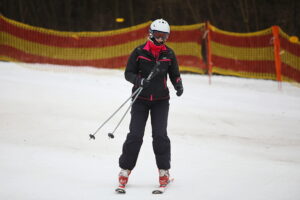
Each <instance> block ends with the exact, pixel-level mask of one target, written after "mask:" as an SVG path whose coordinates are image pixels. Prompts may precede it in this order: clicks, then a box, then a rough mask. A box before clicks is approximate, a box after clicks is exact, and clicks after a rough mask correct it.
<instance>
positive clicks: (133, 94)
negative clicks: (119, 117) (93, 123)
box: [89, 88, 141, 140]
mask: <svg viewBox="0 0 300 200" xmlns="http://www.w3.org/2000/svg"><path fill="white" fill-rule="evenodd" d="M140 90H141V88H138V89H137V90H136V91H135V92H134V93H132V95H131V96H130V97H129V98H128V99H126V101H125V102H124V103H123V104H122V105H121V106H120V107H119V108H118V109H117V110H116V111H115V112H114V113H113V114H112V115H111V116H110V117H109V118H108V119H107V120H105V121H104V122H103V123H102V124H101V126H100V127H99V128H98V129H97V130H96V131H95V132H94V133H93V134H90V135H89V136H90V139H94V140H95V139H96V138H95V135H96V134H97V133H98V131H99V130H100V129H101V128H102V127H103V126H104V125H105V124H106V123H107V122H108V121H109V120H110V119H111V118H112V117H113V116H115V114H116V113H117V112H118V111H119V110H120V109H121V108H122V107H123V106H124V105H125V104H126V103H127V102H128V101H129V100H130V99H131V98H132V97H134V96H135V95H136V94H137V93H138V92H139V91H140Z"/></svg>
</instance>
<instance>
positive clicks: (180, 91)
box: [175, 80, 183, 97]
mask: <svg viewBox="0 0 300 200" xmlns="http://www.w3.org/2000/svg"><path fill="white" fill-rule="evenodd" d="M175 90H176V91H177V92H176V95H177V96H179V97H180V96H181V95H182V93H183V86H182V82H181V80H180V81H178V83H176V86H175Z"/></svg>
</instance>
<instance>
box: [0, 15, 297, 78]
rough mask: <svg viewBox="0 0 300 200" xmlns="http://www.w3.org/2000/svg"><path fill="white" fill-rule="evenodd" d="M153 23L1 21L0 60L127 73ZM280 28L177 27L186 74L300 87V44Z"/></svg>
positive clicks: (174, 37)
mask: <svg viewBox="0 0 300 200" xmlns="http://www.w3.org/2000/svg"><path fill="white" fill-rule="evenodd" d="M150 23H151V22H146V23H144V24H140V25H136V26H132V27H128V28H123V29H118V30H113V31H101V32H65V31H56V30H51V29H45V28H40V27H35V26H30V25H27V24H23V23H20V22H17V21H14V20H11V19H8V18H6V17H4V16H0V60H4V61H16V62H27V63H49V64H60V65H73V66H92V67H99V68H124V67H125V65H126V62H127V59H128V56H129V54H130V53H131V52H132V50H133V49H134V48H135V47H136V46H138V45H140V44H143V43H144V42H145V41H146V39H147V35H148V28H149V25H150ZM290 38H291V37H290V36H288V35H287V34H286V33H284V32H283V31H282V30H281V29H280V28H279V27H277V26H273V27H271V28H268V29H265V30H262V31H258V32H253V33H233V32H228V31H224V30H220V29H218V28H217V27H214V26H213V25H210V24H209V23H201V24H194V25H187V26H171V35H170V38H169V40H168V41H167V45H168V46H170V47H171V48H172V49H173V50H174V51H175V53H176V55H177V59H178V63H179V66H180V70H181V71H187V72H193V73H200V74H204V73H208V74H209V75H211V74H213V73H216V74H222V75H233V76H240V77H248V78H258V79H271V80H277V81H291V82H300V43H299V42H298V41H292V40H291V39H290Z"/></svg>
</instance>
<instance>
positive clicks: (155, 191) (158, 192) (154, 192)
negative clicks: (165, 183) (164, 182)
mask: <svg viewBox="0 0 300 200" xmlns="http://www.w3.org/2000/svg"><path fill="white" fill-rule="evenodd" d="M162 193H164V192H163V191H162V190H153V191H152V194H162Z"/></svg>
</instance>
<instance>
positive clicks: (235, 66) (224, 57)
mask: <svg viewBox="0 0 300 200" xmlns="http://www.w3.org/2000/svg"><path fill="white" fill-rule="evenodd" d="M207 27H208V28H207V30H209V33H208V40H207V46H208V53H207V54H208V63H209V66H208V68H209V73H210V74H211V73H218V74H224V75H233V76H241V77H249V78H259V79H271V80H278V81H282V80H283V81H293V82H300V43H299V42H291V41H290V37H289V36H288V35H287V34H285V33H284V32H283V31H282V30H281V29H280V28H279V27H278V26H273V27H271V28H268V29H265V30H262V31H258V32H254V33H232V32H227V31H223V30H220V29H218V28H216V27H214V26H212V25H209V24H208V25H207Z"/></svg>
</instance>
